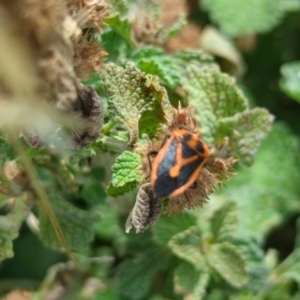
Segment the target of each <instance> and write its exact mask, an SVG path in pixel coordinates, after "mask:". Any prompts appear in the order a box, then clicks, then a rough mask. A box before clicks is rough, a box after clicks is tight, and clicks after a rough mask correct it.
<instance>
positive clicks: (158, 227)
mask: <svg viewBox="0 0 300 300" xmlns="http://www.w3.org/2000/svg"><path fill="white" fill-rule="evenodd" d="M195 223H196V217H195V216H193V215H192V214H189V213H186V214H184V215H171V216H161V217H160V219H159V221H158V222H157V223H156V224H155V225H154V226H153V229H152V230H153V234H154V239H155V241H157V242H158V243H159V244H162V245H167V244H168V242H169V241H170V239H171V238H172V237H173V236H174V235H176V234H177V233H180V232H182V231H185V230H186V229H188V228H189V227H191V226H193V225H195Z"/></svg>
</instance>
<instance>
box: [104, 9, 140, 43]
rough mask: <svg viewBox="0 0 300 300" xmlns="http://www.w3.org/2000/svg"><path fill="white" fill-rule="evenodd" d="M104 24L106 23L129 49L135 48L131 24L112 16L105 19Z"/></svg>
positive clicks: (117, 16)
mask: <svg viewBox="0 0 300 300" xmlns="http://www.w3.org/2000/svg"><path fill="white" fill-rule="evenodd" d="M105 23H107V24H108V25H109V26H110V28H111V29H112V30H113V31H115V32H116V33H117V34H118V35H119V36H121V37H122V38H123V39H124V40H125V41H126V42H127V43H128V44H129V45H130V46H131V47H135V42H134V40H133V35H132V30H131V24H130V22H129V21H128V20H127V19H126V18H124V19H121V17H120V15H114V16H110V17H108V18H105Z"/></svg>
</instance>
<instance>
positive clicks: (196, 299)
mask: <svg viewBox="0 0 300 300" xmlns="http://www.w3.org/2000/svg"><path fill="white" fill-rule="evenodd" d="M208 283H209V274H208V272H207V270H206V269H202V270H196V269H195V268H194V267H193V266H192V265H191V264H188V263H186V262H181V263H180V265H179V266H178V267H177V268H176V270H175V272H174V289H175V291H176V292H177V293H179V294H182V295H184V296H185V297H184V299H188V300H201V299H203V297H204V295H205V294H206V289H207V286H208Z"/></svg>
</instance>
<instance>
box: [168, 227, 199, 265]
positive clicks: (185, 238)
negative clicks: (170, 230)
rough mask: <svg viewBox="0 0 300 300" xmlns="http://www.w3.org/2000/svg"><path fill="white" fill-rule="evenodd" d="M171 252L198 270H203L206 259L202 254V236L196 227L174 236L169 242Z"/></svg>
mask: <svg viewBox="0 0 300 300" xmlns="http://www.w3.org/2000/svg"><path fill="white" fill-rule="evenodd" d="M168 245H169V247H170V248H171V251H172V252H173V253H174V254H175V255H176V256H178V257H179V258H181V259H183V260H185V261H187V262H189V263H191V264H192V265H194V266H195V267H196V268H201V267H202V266H203V264H204V263H205V258H204V256H203V254H202V253H201V251H200V250H201V234H200V232H199V229H198V228H196V227H194V226H193V227H190V228H189V229H187V230H185V231H183V232H181V233H178V234H176V235H174V236H173V237H172V238H171V240H170V241H169V244H168Z"/></svg>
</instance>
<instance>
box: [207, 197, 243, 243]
mask: <svg viewBox="0 0 300 300" xmlns="http://www.w3.org/2000/svg"><path fill="white" fill-rule="evenodd" d="M237 214H238V211H237V205H236V203H235V202H233V201H228V202H226V203H225V204H224V205H223V206H221V207H220V208H219V209H217V210H216V211H215V213H214V214H213V216H212V218H211V231H212V234H213V235H214V240H215V242H221V241H225V240H229V239H231V238H232V237H233V236H234V235H235V229H236V227H237V224H238V219H237Z"/></svg>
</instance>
